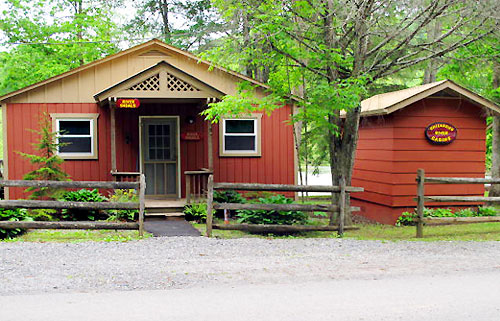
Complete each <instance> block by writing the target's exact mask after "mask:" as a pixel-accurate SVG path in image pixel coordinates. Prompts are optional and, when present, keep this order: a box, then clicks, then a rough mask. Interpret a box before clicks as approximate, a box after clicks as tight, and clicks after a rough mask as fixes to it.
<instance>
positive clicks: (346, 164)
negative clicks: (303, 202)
mask: <svg viewBox="0 0 500 321" xmlns="http://www.w3.org/2000/svg"><path fill="white" fill-rule="evenodd" d="M360 114H361V107H358V108H355V109H353V110H350V111H348V112H347V114H346V118H345V120H344V121H343V122H342V120H341V119H340V118H339V119H337V120H335V119H330V123H332V124H336V125H337V126H339V128H340V129H341V133H340V134H339V135H335V134H333V133H331V134H330V169H331V172H332V183H333V185H338V182H339V181H340V178H341V177H342V176H343V177H344V178H345V182H346V185H347V186H350V185H351V179H352V171H353V168H354V157H355V155H356V148H357V145H358V129H359V119H360ZM332 204H339V194H338V193H334V194H332ZM350 206H351V202H350V199H349V197H348V198H347V200H346V204H345V207H346V213H345V214H346V215H345V224H346V225H351V224H352V215H351V211H350V209H349V208H350ZM330 223H331V224H333V223H334V222H330Z"/></svg>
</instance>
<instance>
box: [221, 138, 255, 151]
mask: <svg viewBox="0 0 500 321" xmlns="http://www.w3.org/2000/svg"><path fill="white" fill-rule="evenodd" d="M224 143H225V149H226V150H227V151H230V150H232V151H238V150H252V151H253V150H255V136H225V137H224Z"/></svg>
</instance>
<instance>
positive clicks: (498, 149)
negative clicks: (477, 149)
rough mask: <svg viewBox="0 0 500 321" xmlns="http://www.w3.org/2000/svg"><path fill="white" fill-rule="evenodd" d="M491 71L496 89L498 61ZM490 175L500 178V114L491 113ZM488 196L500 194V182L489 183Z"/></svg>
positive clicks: (499, 70)
mask: <svg viewBox="0 0 500 321" xmlns="http://www.w3.org/2000/svg"><path fill="white" fill-rule="evenodd" d="M493 73H494V74H493V89H497V88H498V87H500V61H495V63H494V67H493ZM491 177H493V178H500V115H493V122H492V144H491ZM489 196H500V184H493V185H491V189H490V193H489Z"/></svg>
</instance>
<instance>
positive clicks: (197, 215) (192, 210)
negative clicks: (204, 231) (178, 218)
mask: <svg viewBox="0 0 500 321" xmlns="http://www.w3.org/2000/svg"><path fill="white" fill-rule="evenodd" d="M183 212H184V218H185V219H186V221H197V222H199V223H204V222H206V221H207V204H206V203H193V204H188V205H186V206H184V211H183Z"/></svg>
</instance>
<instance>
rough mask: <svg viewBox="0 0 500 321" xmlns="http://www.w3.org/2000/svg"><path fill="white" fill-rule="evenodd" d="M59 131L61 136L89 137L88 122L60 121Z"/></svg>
mask: <svg viewBox="0 0 500 321" xmlns="http://www.w3.org/2000/svg"><path fill="white" fill-rule="evenodd" d="M59 131H61V134H62V135H90V121H89V120H84V121H77V120H60V121H59Z"/></svg>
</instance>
